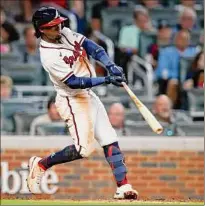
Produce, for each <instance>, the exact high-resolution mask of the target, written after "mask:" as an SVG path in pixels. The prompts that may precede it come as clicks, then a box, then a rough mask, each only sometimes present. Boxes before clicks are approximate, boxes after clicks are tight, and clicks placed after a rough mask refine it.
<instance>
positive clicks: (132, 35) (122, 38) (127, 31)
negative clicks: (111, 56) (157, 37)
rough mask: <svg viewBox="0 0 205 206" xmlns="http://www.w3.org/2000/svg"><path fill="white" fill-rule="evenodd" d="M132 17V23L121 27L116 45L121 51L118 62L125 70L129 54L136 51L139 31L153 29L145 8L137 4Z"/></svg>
mask: <svg viewBox="0 0 205 206" xmlns="http://www.w3.org/2000/svg"><path fill="white" fill-rule="evenodd" d="M133 17H134V23H133V24H132V25H129V26H124V27H122V28H121V30H120V35H119V44H118V46H119V48H120V50H121V52H122V54H121V57H120V63H119V64H120V65H121V66H122V67H123V68H124V69H125V70H126V68H127V63H128V62H129V60H130V56H131V55H132V54H137V53H138V50H139V38H140V32H141V31H152V30H153V27H152V24H151V21H150V18H149V14H148V11H147V9H145V8H143V7H141V6H140V7H139V6H137V7H136V9H135V11H134V13H133ZM125 74H126V75H127V71H125Z"/></svg>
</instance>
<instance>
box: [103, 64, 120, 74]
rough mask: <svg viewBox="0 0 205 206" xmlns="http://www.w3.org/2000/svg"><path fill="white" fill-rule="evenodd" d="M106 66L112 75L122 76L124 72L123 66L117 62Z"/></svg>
mask: <svg viewBox="0 0 205 206" xmlns="http://www.w3.org/2000/svg"><path fill="white" fill-rule="evenodd" d="M106 68H107V69H108V71H109V73H110V75H113V76H119V77H122V76H123V74H124V73H123V69H122V67H119V66H117V65H115V64H112V65H109V66H107V67H106Z"/></svg>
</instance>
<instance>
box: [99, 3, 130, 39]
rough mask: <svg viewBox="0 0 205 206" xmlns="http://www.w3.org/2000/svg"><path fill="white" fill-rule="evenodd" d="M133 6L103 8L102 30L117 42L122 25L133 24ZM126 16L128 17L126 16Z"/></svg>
mask: <svg viewBox="0 0 205 206" xmlns="http://www.w3.org/2000/svg"><path fill="white" fill-rule="evenodd" d="M132 13H133V7H132V8H108V9H104V10H102V31H103V34H104V35H106V36H108V37H109V38H111V39H112V40H113V41H114V42H115V43H117V41H118V35H119V31H120V29H121V28H122V26H125V25H129V24H132V22H133V16H132ZM125 17H126V18H125Z"/></svg>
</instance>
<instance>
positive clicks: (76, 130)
mask: <svg viewBox="0 0 205 206" xmlns="http://www.w3.org/2000/svg"><path fill="white" fill-rule="evenodd" d="M66 99H67V102H68V106H69V108H70V113H71V115H72V117H73V122H74V127H75V132H76V136H77V139H78V145H79V141H80V138H79V135H78V129H77V125H76V121H75V116H74V114H73V110H72V107H71V105H70V101H69V98H68V97H66Z"/></svg>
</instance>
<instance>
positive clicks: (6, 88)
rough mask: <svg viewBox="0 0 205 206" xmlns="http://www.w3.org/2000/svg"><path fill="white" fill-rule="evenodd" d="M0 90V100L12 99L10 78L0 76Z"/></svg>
mask: <svg viewBox="0 0 205 206" xmlns="http://www.w3.org/2000/svg"><path fill="white" fill-rule="evenodd" d="M0 81H1V89H0V91H1V92H0V97H1V100H5V99H10V98H11V97H12V91H13V81H12V79H11V77H9V76H4V75H1V77H0Z"/></svg>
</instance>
